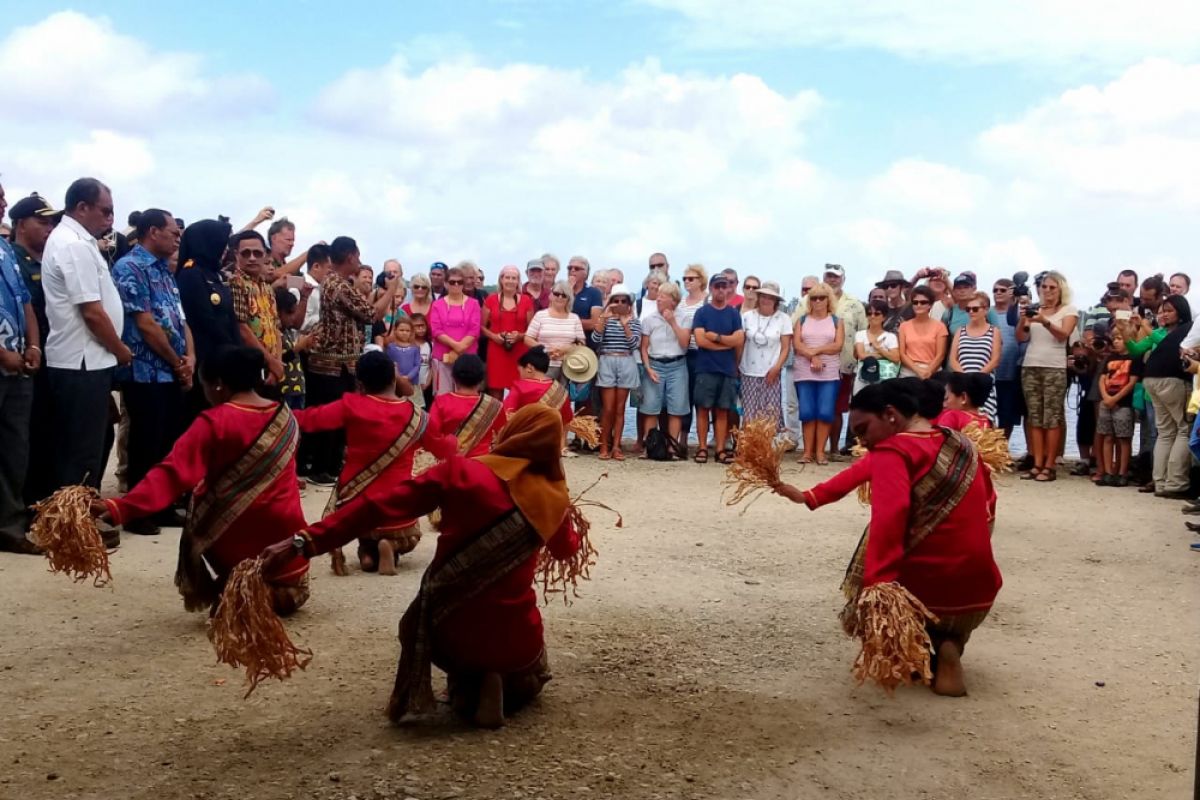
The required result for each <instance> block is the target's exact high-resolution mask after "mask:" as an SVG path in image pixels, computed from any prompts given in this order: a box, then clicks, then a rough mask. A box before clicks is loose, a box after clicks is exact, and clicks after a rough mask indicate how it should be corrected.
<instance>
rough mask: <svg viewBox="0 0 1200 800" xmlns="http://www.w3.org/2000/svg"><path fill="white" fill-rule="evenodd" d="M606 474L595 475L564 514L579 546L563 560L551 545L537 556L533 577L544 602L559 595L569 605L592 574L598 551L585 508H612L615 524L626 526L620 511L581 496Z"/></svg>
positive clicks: (621, 526) (605, 476)
mask: <svg viewBox="0 0 1200 800" xmlns="http://www.w3.org/2000/svg"><path fill="white" fill-rule="evenodd" d="M607 477H608V473H607V472H604V473H601V474H600V477H599V478H596V480H595V481H593V482H592V484H591V486H588V487H587V488H586V489H584V490H583V491H582V492H580V493H579V494H578V495H576V496H575V499H574V500H572V501H571V504H570V505H569V506H568V507H567V516H568V517H570V519H571V524H572V525H573V526H574V527H575V534H576V535H577V536H578V537H579V549H578V550H576V551H575V555H573V556H571V557H570V558H566V559H558V558H555V557H554V556H553V555H552V554H551V553H550V548H548V547H543V548H542V549H541V552H540V554H539V555H538V563H537V571H536V573H535V574H536V579H535V580H536V581H537V582H538V583H540V584H541V585H542V602H543V603H549V602H550V595H552V594H561V595H562V598H563V603H565V604H566V605H570V604H571V600H572V599H573V598H575V597H578V596H579V582H580V581H586V580H588V579H590V578H591V577H592V567H594V566H595V565H596V556H598V555H599V554H600V551H599V550H597V549H596V547H595V545H593V544H592V537H591V530H592V523H591V521H590V520H589V519H588V518H587V516H586V515H584V513H583V509H584V508H586V507H588V506H591V507H592V508H602V509H604V510H605V511H611V512H612V513H613V514H616V516H617V521H616V523H615V524H616V527H618V528H623V527H624V526H625V518H624V517H622V516H621V514H620V512H618V511H616V510H615V509H613V508H610V507H609V506H607V505H605V504H604V503H601V502H600V501H599V500H585V499H584V497H583V496H584V495H585V494H587V493H588V492H589V491H591V490H592V488H593V487H595V485H596V484H597V483H599V482H600V481H602V480H604V479H605V478H607Z"/></svg>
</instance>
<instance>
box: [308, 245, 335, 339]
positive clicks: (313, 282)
mask: <svg viewBox="0 0 1200 800" xmlns="http://www.w3.org/2000/svg"><path fill="white" fill-rule="evenodd" d="M305 258H306V260H307V262H308V267H307V268H306V269H305V270H304V282H305V283H307V284H308V285H309V286H311V287H312V293H311V294H310V295H309V296H308V304H307V305H306V306H305V307H304V323H303V324H302V325H301V326H300V330H301V332H303V333H311V332H312V329H313V328H315V327H317V323H318V322H320V321H321V284H322V283H324V282H325V278H326V276H328V275H329V273H330V272H331V271H332V270H333V260H332V258H331V256H330V254H329V245H327V244H314V245H313V246H312V247H310V248H308V253H307V255H306V257H305Z"/></svg>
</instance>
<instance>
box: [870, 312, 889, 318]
mask: <svg viewBox="0 0 1200 800" xmlns="http://www.w3.org/2000/svg"><path fill="white" fill-rule="evenodd" d="M867 316H868V317H885V316H887V315H886V314H884V313H883V312H882V311H868V312H867Z"/></svg>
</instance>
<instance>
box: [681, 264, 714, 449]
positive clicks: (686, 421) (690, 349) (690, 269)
mask: <svg viewBox="0 0 1200 800" xmlns="http://www.w3.org/2000/svg"><path fill="white" fill-rule="evenodd" d="M683 292H684V294H683V299H681V300H680V301H679V306H678V307H677V308H676V309H675V319H676V320H678V322H679V326H680V327H681V328H687V329H688V330H691V329H692V320H693V319H695V317H696V312H697V311H699V310H700V309H701V308H702V307H703V306H704V304H705V303H706V302H708V271H707V270H706V269H705V268H704V265H703V264H688V265H687V269H685V270H684V271H683ZM697 352H699V346H698V345H697V344H696V337H695V336H690V337H688V345H687V366H688V402H689V403H691V398H692V395H693V394H694V392H695V388H696V363H695V362H696V353H697ZM692 408H693V409H694V408H695V406H694V405H693V406H692ZM691 430H692V414H691V412H690V411H689V412H688V414H687V416H685V417H684V418H683V432H682V434H681V435H680V439H679V443H680V444H681V445H683V446H684V447H683V449H684V453H683V455H684V456H687V452H686V451H687V438H688V434H689V433H690V432H691Z"/></svg>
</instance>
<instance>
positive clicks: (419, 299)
mask: <svg viewBox="0 0 1200 800" xmlns="http://www.w3.org/2000/svg"><path fill="white" fill-rule="evenodd" d="M409 288H410V289H411V290H412V300H409V301H408V302H407V303H405V304H404V305H403V306H401V308H403V309H404V313H405V314H408V315H409V316H410V317H411V316H412V315H413V314H422V315H424V316H425V317H428V316H429V309H431V308H432V307H433V287H432V285H431V284H430V283H429V276H428V275H426V274H425V273H423V272H422V273H419V274H417V275H413V277H412V281H410V282H409Z"/></svg>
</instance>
